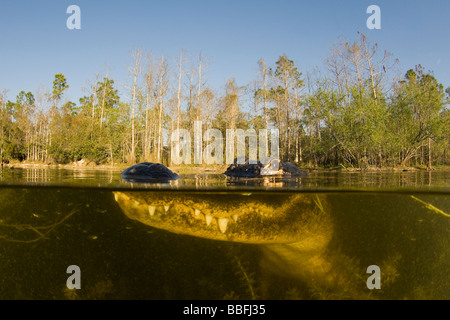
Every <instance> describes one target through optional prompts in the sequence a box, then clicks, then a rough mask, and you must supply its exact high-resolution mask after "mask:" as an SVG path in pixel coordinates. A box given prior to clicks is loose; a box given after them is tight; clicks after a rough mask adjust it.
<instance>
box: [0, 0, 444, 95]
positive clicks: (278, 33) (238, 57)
mask: <svg viewBox="0 0 450 320" xmlns="http://www.w3.org/2000/svg"><path fill="white" fill-rule="evenodd" d="M72 4H75V5H78V6H79V7H80V9H81V30H69V29H67V27H66V20H67V18H68V17H69V16H70V14H67V13H66V9H67V7H68V6H69V5H72ZM372 4H375V5H378V6H379V7H380V8H381V30H369V29H367V27H366V20H367V18H368V17H369V14H367V13H366V9H367V7H368V6H369V5H372ZM358 30H360V31H362V32H363V33H364V34H365V35H366V36H367V37H368V39H369V41H370V42H371V43H375V42H377V43H378V44H379V47H380V48H381V49H383V50H384V49H386V50H388V51H389V52H391V53H392V54H393V57H394V58H398V59H399V61H400V64H399V65H398V68H399V69H400V70H401V71H402V72H405V71H406V70H408V69H410V68H414V66H415V65H417V64H421V65H422V66H424V67H425V69H426V70H432V71H433V72H434V74H435V76H436V78H437V79H438V81H440V82H441V83H443V84H444V86H445V87H449V86H450V74H449V71H450V41H449V39H450V1H448V0H428V1H414V0H408V1H407V0H396V1H381V0H371V1H365V0H352V1H349V0H343V1H336V0H328V1H300V0H290V1H288V0H277V1H264V0H240V1H236V0H227V1H218V0H208V1H206V0H184V1H180V0H165V1H137V0H131V1H130V0H128V1H123V0H109V1H106V0H105V1H98V0H97V1H94V0H90V1H82V0H70V1H65V0H39V1H36V0H33V1H28V0H27V1H25V0H19V1H18V0H15V1H13V0H2V2H1V5H0V92H1V91H3V90H4V89H7V90H8V93H7V97H8V99H10V100H15V96H16V95H17V93H18V92H19V91H20V90H25V91H32V92H36V90H37V89H38V88H42V89H47V90H50V88H51V86H52V81H53V78H54V75H55V74H56V73H63V74H64V75H65V76H66V78H67V81H68V84H69V85H70V89H69V90H68V91H67V94H66V99H68V100H71V101H74V102H76V103H78V99H79V98H80V97H82V96H84V95H86V94H87V93H86V92H85V91H83V88H85V87H87V86H88V83H87V82H88V81H90V82H93V81H94V80H95V75H96V74H102V75H104V74H106V71H108V74H109V76H110V77H112V78H113V79H114V80H115V81H116V83H117V85H118V89H119V90H120V91H124V90H123V88H122V86H121V84H124V83H127V82H129V78H128V76H127V65H128V64H130V63H131V62H132V58H131V51H132V50H133V49H135V48H143V49H145V50H147V51H151V52H152V53H153V55H154V56H160V55H162V54H164V55H165V56H167V57H168V58H169V59H170V60H169V62H170V65H171V66H172V67H175V59H176V57H177V55H178V54H179V52H180V50H181V49H184V50H186V51H188V52H189V53H190V55H191V56H192V59H195V58H196V57H197V56H198V54H199V53H200V52H202V55H203V56H204V57H206V59H207V61H208V64H207V68H206V70H205V75H204V77H205V80H206V81H207V83H208V85H209V86H211V87H212V88H213V89H215V90H221V88H223V86H224V84H225V82H226V80H227V79H228V78H230V77H233V78H235V79H236V80H237V82H238V84H239V85H246V84H248V83H249V82H250V81H252V80H253V79H255V78H256V77H257V61H258V60H259V59H260V58H264V59H265V60H266V62H267V63H268V64H270V65H272V64H274V63H275V61H276V60H277V59H278V57H279V56H280V55H282V54H284V53H286V54H287V56H288V57H289V58H290V59H292V60H294V61H295V63H296V65H297V66H298V68H299V69H300V71H302V72H303V73H304V74H305V73H306V71H311V70H312V69H313V68H314V67H315V66H317V67H319V68H320V69H324V66H323V60H324V59H325V58H326V56H327V55H328V54H329V52H330V51H329V49H330V47H331V45H332V44H333V43H335V42H337V41H339V40H340V39H344V40H348V41H354V40H356V38H357V31H358ZM173 72H175V70H173Z"/></svg>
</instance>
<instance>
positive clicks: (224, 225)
mask: <svg viewBox="0 0 450 320" xmlns="http://www.w3.org/2000/svg"><path fill="white" fill-rule="evenodd" d="M218 222H219V229H220V232H222V233H225V231H227V225H228V219H227V218H221V219H219V220H218Z"/></svg>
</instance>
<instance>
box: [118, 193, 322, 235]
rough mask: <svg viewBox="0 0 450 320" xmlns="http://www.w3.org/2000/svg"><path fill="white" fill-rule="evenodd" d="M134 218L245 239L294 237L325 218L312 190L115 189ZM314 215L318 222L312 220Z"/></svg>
mask: <svg viewBox="0 0 450 320" xmlns="http://www.w3.org/2000/svg"><path fill="white" fill-rule="evenodd" d="M114 197H115V200H116V201H117V203H118V204H119V206H120V207H121V209H122V211H123V212H124V213H125V214H126V215H127V216H128V217H129V218H131V219H134V220H138V221H140V222H142V223H144V224H147V225H149V226H152V227H156V228H159V229H164V230H167V231H170V232H173V233H178V234H187V235H192V236H196V237H201V238H207V239H214V240H226V241H236V242H244V243H292V242H297V241H301V239H302V237H305V236H306V235H310V234H311V232H313V233H314V232H317V230H315V231H312V230H311V228H313V229H314V228H315V229H317V228H318V229H321V228H323V227H324V226H326V224H323V223H322V222H320V221H321V219H322V218H326V217H325V215H324V213H323V212H322V211H320V210H319V209H318V207H317V206H316V205H315V204H314V201H313V199H312V197H313V196H312V195H305V194H297V195H283V196H282V197H281V199H280V196H278V197H275V196H268V195H259V196H256V195H253V196H249V195H248V193H245V194H244V193H238V192H236V193H233V194H231V195H230V194H229V193H227V194H220V193H217V194H206V193H201V192H200V193H195V192H194V193H184V192H183V193H170V194H166V193H163V192H148V191H147V192H135V191H130V192H128V191H127V192H119V191H116V192H114ZM311 221H314V223H311Z"/></svg>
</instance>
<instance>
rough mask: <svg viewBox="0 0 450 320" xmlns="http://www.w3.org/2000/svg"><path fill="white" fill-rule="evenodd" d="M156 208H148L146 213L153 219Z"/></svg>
mask: <svg viewBox="0 0 450 320" xmlns="http://www.w3.org/2000/svg"><path fill="white" fill-rule="evenodd" d="M155 210H156V207H155V206H148V213H150V215H151V216H152V217H153V215H154V214H155Z"/></svg>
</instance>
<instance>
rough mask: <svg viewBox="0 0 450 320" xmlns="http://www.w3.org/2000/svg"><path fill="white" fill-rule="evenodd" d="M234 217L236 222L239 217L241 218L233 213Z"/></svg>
mask: <svg viewBox="0 0 450 320" xmlns="http://www.w3.org/2000/svg"><path fill="white" fill-rule="evenodd" d="M232 218H233V220H234V222H237V219H238V218H239V216H238V215H237V214H233V215H232Z"/></svg>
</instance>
